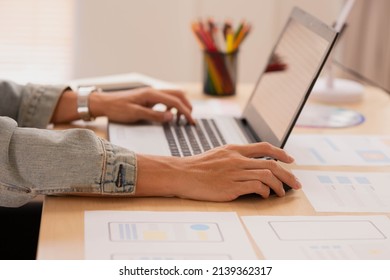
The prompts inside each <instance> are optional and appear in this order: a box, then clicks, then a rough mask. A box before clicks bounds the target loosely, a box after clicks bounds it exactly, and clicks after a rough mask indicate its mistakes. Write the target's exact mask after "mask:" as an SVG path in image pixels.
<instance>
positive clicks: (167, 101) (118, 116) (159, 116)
mask: <svg viewBox="0 0 390 280" xmlns="http://www.w3.org/2000/svg"><path fill="white" fill-rule="evenodd" d="M159 103H161V104H164V105H166V107H167V110H166V111H165V112H161V111H156V110H153V106H154V105H156V104H159ZM89 107H90V112H91V115H92V116H94V117H98V116H107V117H108V119H109V120H111V121H114V122H119V123H133V122H137V121H140V120H148V121H156V122H169V121H171V120H172V119H173V117H174V115H173V113H172V112H171V109H172V108H175V109H176V110H177V117H178V118H180V116H181V115H184V116H185V118H186V119H187V121H188V122H189V123H191V124H194V119H193V118H192V116H191V111H192V106H191V104H190V102H189V101H188V100H187V98H186V97H185V95H184V93H183V92H182V91H179V90H156V89H153V88H150V87H146V88H138V89H133V90H125V91H116V92H110V93H106V92H94V93H93V94H91V95H90V97H89Z"/></svg>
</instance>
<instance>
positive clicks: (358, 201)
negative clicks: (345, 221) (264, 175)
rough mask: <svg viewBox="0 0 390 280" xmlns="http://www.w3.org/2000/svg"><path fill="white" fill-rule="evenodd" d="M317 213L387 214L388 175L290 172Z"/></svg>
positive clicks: (388, 204)
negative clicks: (299, 182)
mask: <svg viewBox="0 0 390 280" xmlns="http://www.w3.org/2000/svg"><path fill="white" fill-rule="evenodd" d="M293 173H294V175H295V176H297V177H298V178H299V180H300V181H301V183H302V190H303V192H304V193H305V195H306V197H307V198H308V200H309V201H310V203H311V204H312V205H313V207H314V209H315V210H316V211H318V212H383V213H385V212H390V185H389V184H390V173H380V172H366V173H362V172H328V171H311V170H310V171H309V170H293Z"/></svg>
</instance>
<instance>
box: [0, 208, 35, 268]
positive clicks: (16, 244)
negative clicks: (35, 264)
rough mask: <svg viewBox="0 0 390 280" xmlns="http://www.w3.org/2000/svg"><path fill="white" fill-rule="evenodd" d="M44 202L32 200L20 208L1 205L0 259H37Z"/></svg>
mask: <svg viewBox="0 0 390 280" xmlns="http://www.w3.org/2000/svg"><path fill="white" fill-rule="evenodd" d="M41 213H42V202H41V201H32V202H30V203H27V204H26V205H24V206H22V207H19V208H6V207H0V222H1V231H0V244H1V246H0V247H1V249H0V259H1V260H34V259H36V252H37V244H38V235H39V226H40V221H41Z"/></svg>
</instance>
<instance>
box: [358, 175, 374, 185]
mask: <svg viewBox="0 0 390 280" xmlns="http://www.w3.org/2000/svg"><path fill="white" fill-rule="evenodd" d="M355 180H356V182H358V183H359V184H364V185H367V184H371V182H370V180H368V178H367V177H355Z"/></svg>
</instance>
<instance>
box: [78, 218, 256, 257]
mask: <svg viewBox="0 0 390 280" xmlns="http://www.w3.org/2000/svg"><path fill="white" fill-rule="evenodd" d="M84 239H85V258H86V259H122V260H123V259H138V260H173V259H175V260H176V259H180V260H185V259H189V260H190V259H192V260H201V259H206V260H207V259H208V260H216V259H256V258H257V257H256V254H255V252H254V251H253V248H252V245H251V243H250V241H249V238H248V236H247V234H246V233H245V229H244V227H243V226H242V224H241V222H240V220H239V218H238V216H237V214H236V213H233V212H156V211H86V212H85V215H84Z"/></svg>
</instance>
